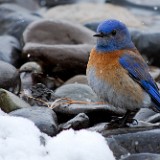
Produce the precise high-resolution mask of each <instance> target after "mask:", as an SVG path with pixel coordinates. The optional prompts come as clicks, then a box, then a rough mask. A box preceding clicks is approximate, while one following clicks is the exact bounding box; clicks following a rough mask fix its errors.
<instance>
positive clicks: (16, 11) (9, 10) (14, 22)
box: [0, 4, 40, 41]
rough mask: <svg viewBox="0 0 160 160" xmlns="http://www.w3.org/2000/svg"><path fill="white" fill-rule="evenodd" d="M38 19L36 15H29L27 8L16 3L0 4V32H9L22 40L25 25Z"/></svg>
mask: <svg viewBox="0 0 160 160" xmlns="http://www.w3.org/2000/svg"><path fill="white" fill-rule="evenodd" d="M38 19H40V18H39V17H37V16H34V15H31V14H30V12H29V11H28V10H26V9H25V8H22V7H20V6H18V5H16V4H2V5H0V24H1V27H0V34H9V35H13V36H14V37H16V38H17V39H18V40H20V41H21V40H22V33H23V31H24V29H25V28H26V26H27V25H28V24H29V23H31V22H33V21H35V20H38Z"/></svg>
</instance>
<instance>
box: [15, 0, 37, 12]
mask: <svg viewBox="0 0 160 160" xmlns="http://www.w3.org/2000/svg"><path fill="white" fill-rule="evenodd" d="M12 1H13V0H12ZM14 3H16V4H18V5H20V6H22V7H24V8H26V9H29V10H30V11H35V10H38V9H39V7H40V6H39V4H38V0H28V1H27V3H26V1H25V0H14Z"/></svg>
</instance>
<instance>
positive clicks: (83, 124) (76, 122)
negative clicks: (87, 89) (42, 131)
mask: <svg viewBox="0 0 160 160" xmlns="http://www.w3.org/2000/svg"><path fill="white" fill-rule="evenodd" d="M88 126H89V118H88V116H87V115H86V114H84V113H80V114H78V115H77V116H76V117H74V118H73V119H71V120H69V121H68V122H66V123H63V124H61V125H60V126H59V129H60V130H66V129H70V128H72V129H75V130H79V129H83V128H87V127H88Z"/></svg>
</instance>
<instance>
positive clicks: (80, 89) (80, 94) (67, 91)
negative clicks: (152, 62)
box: [55, 84, 100, 102]
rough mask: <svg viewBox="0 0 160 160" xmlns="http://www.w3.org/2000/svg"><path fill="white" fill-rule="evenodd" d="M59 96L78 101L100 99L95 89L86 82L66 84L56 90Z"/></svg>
mask: <svg viewBox="0 0 160 160" xmlns="http://www.w3.org/2000/svg"><path fill="white" fill-rule="evenodd" d="M55 95H57V96H58V97H67V98H70V99H73V100H77V101H86V102H91V101H92V102H97V101H100V99H99V98H98V97H97V95H96V94H95V93H94V92H93V90H92V89H91V88H90V87H89V86H88V85H85V84H66V85H63V86H61V87H59V88H57V90H56V91H55Z"/></svg>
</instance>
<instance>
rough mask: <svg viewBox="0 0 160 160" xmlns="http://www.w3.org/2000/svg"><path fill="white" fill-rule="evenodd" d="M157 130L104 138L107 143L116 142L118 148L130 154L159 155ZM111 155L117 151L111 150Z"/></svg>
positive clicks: (159, 147) (159, 146)
mask: <svg viewBox="0 0 160 160" xmlns="http://www.w3.org/2000/svg"><path fill="white" fill-rule="evenodd" d="M159 132H160V130H159V129H152V130H150V131H138V132H135V133H126V134H118V135H112V137H111V138H106V139H107V141H112V140H114V141H116V142H117V143H118V144H119V145H120V146H122V147H123V148H124V149H126V150H127V151H128V152H129V153H130V154H135V153H147V152H148V153H157V154H159V153H160V145H159V143H160V141H159V138H160V137H159V136H160V135H159ZM112 151H113V153H116V152H117V149H116V148H115V150H112Z"/></svg>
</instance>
